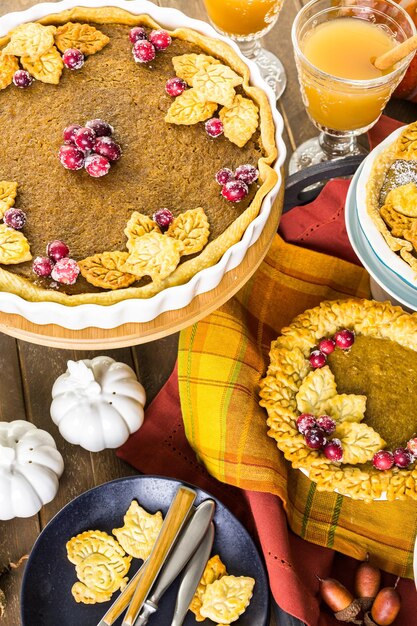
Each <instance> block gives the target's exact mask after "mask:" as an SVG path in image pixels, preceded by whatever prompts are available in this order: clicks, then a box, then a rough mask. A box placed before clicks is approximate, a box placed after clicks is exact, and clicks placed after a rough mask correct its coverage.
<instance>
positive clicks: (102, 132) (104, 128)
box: [85, 119, 114, 137]
mask: <svg viewBox="0 0 417 626" xmlns="http://www.w3.org/2000/svg"><path fill="white" fill-rule="evenodd" d="M85 125H86V127H87V128H91V130H92V131H94V133H95V135H96V137H110V135H112V134H113V132H114V128H113V126H111V125H110V124H108V123H107V122H105V121H104V120H99V119H96V120H88V122H86V124H85Z"/></svg>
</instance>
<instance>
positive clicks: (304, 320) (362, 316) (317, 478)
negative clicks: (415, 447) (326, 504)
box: [260, 299, 417, 501]
mask: <svg viewBox="0 0 417 626" xmlns="http://www.w3.org/2000/svg"><path fill="white" fill-rule="evenodd" d="M341 328H349V329H352V330H353V331H354V332H355V333H356V334H358V335H363V336H367V337H375V338H381V339H389V340H391V341H393V342H396V343H398V344H399V345H400V346H403V347H405V348H409V349H411V350H414V351H417V314H416V313H414V314H412V315H410V314H408V313H405V312H404V311H403V310H402V309H401V308H400V307H395V306H392V305H391V304H389V303H387V302H384V303H381V302H374V301H369V300H354V299H350V300H336V301H330V302H322V303H321V304H320V306H318V307H315V308H313V309H310V310H308V311H305V312H304V313H302V314H301V315H299V316H298V317H296V318H295V319H294V321H293V322H292V323H291V324H290V325H289V326H288V327H286V328H284V329H283V330H282V335H281V336H280V337H278V339H277V340H276V341H274V342H273V343H272V345H271V351H270V365H269V367H268V371H267V374H266V377H265V378H264V379H263V380H262V381H261V390H260V397H261V401H260V404H261V406H263V407H265V408H266V410H267V413H268V419H267V424H268V426H269V431H268V435H269V436H270V437H272V438H273V439H275V441H276V443H277V446H278V448H279V449H280V450H281V451H282V452H283V453H284V456H285V458H286V459H287V460H288V461H290V462H291V464H292V466H293V467H294V468H299V469H303V470H305V471H306V473H308V475H309V478H310V479H311V480H312V481H314V482H315V483H317V489H318V491H337V492H338V493H340V494H343V495H348V496H350V497H351V498H354V499H358V500H367V501H371V500H375V499H380V498H387V499H388V500H395V499H401V500H402V499H405V498H408V497H411V498H413V499H417V466H416V463H414V464H413V465H411V466H410V468H409V469H399V468H397V467H394V468H393V469H391V470H385V471H379V470H377V469H376V468H374V467H373V465H372V463H371V462H367V463H363V464H360V465H353V464H345V463H343V459H342V462H341V463H335V462H332V461H330V460H328V459H327V458H326V457H325V456H324V455H323V454H322V453H321V452H319V451H316V450H312V449H310V448H308V447H307V445H306V443H305V440H304V436H303V435H301V434H300V433H299V431H298V430H297V427H296V419H297V417H298V415H299V414H300V412H299V411H298V409H297V401H296V396H297V393H298V392H299V389H300V386H301V384H302V383H303V381H304V380H305V378H306V377H307V375H308V374H309V373H310V372H311V371H312V368H311V367H310V365H309V360H308V357H309V355H310V352H311V350H312V349H313V348H314V347H315V346H317V344H318V343H319V341H320V340H321V339H322V338H324V337H329V336H332V335H333V334H334V333H335V332H336V331H337V330H340V329H341ZM364 367H366V363H364ZM416 374H417V372H416ZM407 417H408V416H404V419H407ZM365 422H366V419H365ZM404 444H405V442H404Z"/></svg>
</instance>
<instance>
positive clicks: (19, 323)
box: [0, 185, 284, 350]
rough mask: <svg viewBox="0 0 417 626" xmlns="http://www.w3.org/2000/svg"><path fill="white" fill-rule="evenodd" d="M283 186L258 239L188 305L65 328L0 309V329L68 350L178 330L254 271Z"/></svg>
mask: <svg viewBox="0 0 417 626" xmlns="http://www.w3.org/2000/svg"><path fill="white" fill-rule="evenodd" d="M283 190H284V187H283V185H282V187H281V191H280V193H279V194H278V197H277V199H276V200H275V202H274V205H273V207H272V209H271V215H270V217H269V219H268V221H267V223H266V225H265V228H264V229H263V231H262V233H261V235H260V237H259V239H258V240H257V241H256V242H255V243H254V244H253V245H252V246H251V247H250V248H249V250H248V251H247V253H246V255H245V258H244V259H243V261H242V263H241V264H240V265H239V266H238V267H237V268H236V269H234V270H230V271H229V272H227V273H226V274H225V275H224V277H223V279H222V280H221V282H220V283H219V285H218V286H217V287H216V288H215V289H212V290H211V291H208V292H207V293H203V294H201V295H198V296H196V297H195V298H194V299H193V300H192V301H191V302H190V304H189V305H188V306H186V307H184V308H182V309H179V310H176V311H166V312H165V313H162V314H161V315H159V316H158V317H157V318H155V319H154V320H151V321H150V322H145V323H129V324H123V325H121V326H118V327H117V328H111V329H104V328H93V327H90V328H85V329H83V330H69V329H67V328H63V327H62V326H58V325H57V324H45V325H39V324H33V323H32V322H29V321H28V320H26V319H25V318H24V317H21V316H20V315H14V314H11V313H1V312H0V332H3V333H5V334H6V335H11V336H12V337H16V338H17V339H23V340H24V341H29V342H31V343H36V344H39V345H43V346H50V347H53V348H65V349H68V350H101V349H113V348H124V347H126V346H133V345H138V344H141V343H146V342H148V341H154V340H155V339H161V338H162V337H166V336H167V335H171V334H172V333H175V332H178V331H179V330H181V329H182V328H185V327H186V326H190V325H191V324H194V323H195V322H198V320H200V319H202V318H203V317H206V316H207V315H209V314H210V313H211V312H212V311H215V310H216V309H218V308H219V307H220V306H221V305H222V304H224V303H225V302H226V301H227V300H229V299H230V298H231V297H232V296H233V295H234V294H235V293H236V292H237V291H239V289H240V288H241V287H243V285H244V284H245V283H246V282H247V281H248V280H249V278H250V277H251V276H252V274H254V272H255V271H256V270H257V268H258V267H259V265H260V264H261V262H262V260H263V259H264V257H265V255H266V253H267V251H268V250H269V247H270V245H271V243H272V239H273V236H274V234H275V233H276V230H277V227H278V223H279V218H280V216H281V212H282V206H283V195H284V191H283Z"/></svg>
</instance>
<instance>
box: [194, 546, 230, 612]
mask: <svg viewBox="0 0 417 626" xmlns="http://www.w3.org/2000/svg"><path fill="white" fill-rule="evenodd" d="M226 575H227V571H226V566H225V564H224V563H223V562H222V560H221V558H220V556H219V555H218V554H216V555H215V556H212V557H211V559H209V560H208V562H207V565H206V568H205V570H204V572H203V575H202V577H201V580H200V582H199V583H198V587H197V589H196V592H195V594H194V597H193V599H192V600H191V604H190V611H192V612H193V613H194V615H195V619H196V622H204V620H205V619H206V618H205V617H204V616H203V615H201V613H200V609H201V607H202V605H203V596H204V593H205V591H206V589H207V586H208V585H211V584H212V583H214V581H215V580H218V579H219V578H221V577H222V576H226Z"/></svg>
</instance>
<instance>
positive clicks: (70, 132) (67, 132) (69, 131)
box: [64, 124, 81, 144]
mask: <svg viewBox="0 0 417 626" xmlns="http://www.w3.org/2000/svg"><path fill="white" fill-rule="evenodd" d="M80 128H81V126H80V125H79V124H71V125H70V126H67V127H66V128H64V141H65V143H72V144H73V143H74V135H75V133H76V132H77V130H80Z"/></svg>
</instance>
